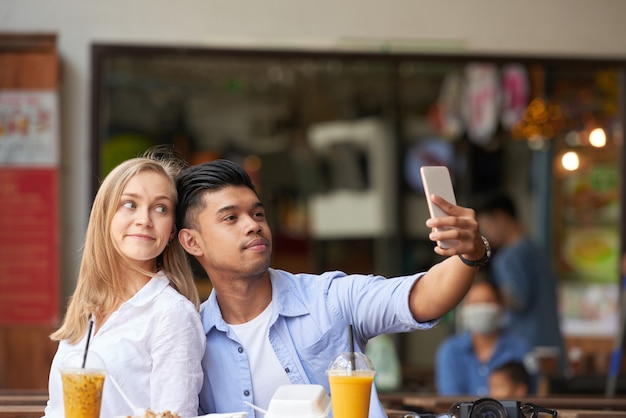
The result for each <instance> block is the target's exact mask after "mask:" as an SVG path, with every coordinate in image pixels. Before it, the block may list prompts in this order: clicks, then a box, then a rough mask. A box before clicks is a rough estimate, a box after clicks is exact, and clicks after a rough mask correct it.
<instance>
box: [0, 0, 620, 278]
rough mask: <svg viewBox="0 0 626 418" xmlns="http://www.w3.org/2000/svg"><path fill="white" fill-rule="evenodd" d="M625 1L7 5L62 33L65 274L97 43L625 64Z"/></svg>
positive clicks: (33, 23) (1, 27)
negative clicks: (621, 61) (529, 57)
mask: <svg viewBox="0 0 626 418" xmlns="http://www.w3.org/2000/svg"><path fill="white" fill-rule="evenodd" d="M625 19H626V1H624V0H593V1H591V0H548V1H546V0H507V1H502V0H473V1H468V0H437V1H424V0H390V1H389V0H387V1H381V0H377V1H374V0H364V1H357V0H346V1H338V0H332V1H331V0H318V1H315V2H314V1H306V2H305V1H296V0H257V1H245V2H244V1H237V0H219V1H218V0H150V1H148V0H100V1H94V0H43V1H42V0H1V2H0V31H2V32H55V33H57V34H58V36H59V52H60V55H61V58H62V61H63V86H62V91H61V100H62V101H61V110H62V135H61V147H62V149H61V151H62V163H61V164H62V180H61V181H62V185H61V186H62V202H63V207H62V211H63V218H62V238H63V243H62V251H63V258H62V277H64V278H65V280H66V284H67V285H69V286H70V287H73V285H72V284H71V283H67V282H71V281H72V280H73V278H74V277H75V276H76V273H77V269H78V260H79V255H80V253H79V249H80V246H81V244H82V240H83V234H84V229H85V224H86V222H87V216H88V212H89V205H90V196H89V185H90V180H89V178H88V175H89V173H90V170H89V162H90V160H91V154H90V153H91V149H90V138H89V77H90V67H89V63H90V61H89V60H90V56H89V52H90V44H91V43H92V42H108V41H110V42H128V43H150V44H184V45H207V46H224V45H226V46H233V44H235V45H237V44H238V45H244V46H260V47H268V46H281V45H282V46H290V47H306V48H328V49H330V48H357V47H358V48H370V49H373V50H380V49H388V48H389V46H391V49H392V50H398V51H400V50H412V51H426V52H441V53H470V54H479V53H486V54H520V55H528V54H531V55H536V54H539V55H545V56H577V57H578V56H584V57H601V58H620V59H624V58H626V25H625V24H624V21H625Z"/></svg>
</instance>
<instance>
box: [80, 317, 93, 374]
mask: <svg viewBox="0 0 626 418" xmlns="http://www.w3.org/2000/svg"><path fill="white" fill-rule="evenodd" d="M92 329H93V315H92V314H89V329H88V330H87V341H86V342H85V354H83V367H82V368H83V369H84V368H85V365H86V364H87V353H88V352H89V340H91V330H92Z"/></svg>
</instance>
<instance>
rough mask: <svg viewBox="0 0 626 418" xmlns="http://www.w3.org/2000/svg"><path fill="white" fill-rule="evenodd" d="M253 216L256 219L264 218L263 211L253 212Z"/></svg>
mask: <svg viewBox="0 0 626 418" xmlns="http://www.w3.org/2000/svg"><path fill="white" fill-rule="evenodd" d="M254 217H255V218H257V219H264V218H265V213H263V212H255V213H254Z"/></svg>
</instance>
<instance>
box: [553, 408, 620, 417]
mask: <svg viewBox="0 0 626 418" xmlns="http://www.w3.org/2000/svg"><path fill="white" fill-rule="evenodd" d="M558 412H559V414H558V418H596V417H597V418H626V411H597V410H584V409H559V411H558Z"/></svg>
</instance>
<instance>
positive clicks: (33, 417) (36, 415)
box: [0, 405, 46, 418]
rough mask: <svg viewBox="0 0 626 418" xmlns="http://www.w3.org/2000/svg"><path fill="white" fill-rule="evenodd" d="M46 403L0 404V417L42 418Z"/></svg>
mask: <svg viewBox="0 0 626 418" xmlns="http://www.w3.org/2000/svg"><path fill="white" fill-rule="evenodd" d="M45 407H46V406H45V405H0V418H41V417H42V416H43V411H44V408H45Z"/></svg>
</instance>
